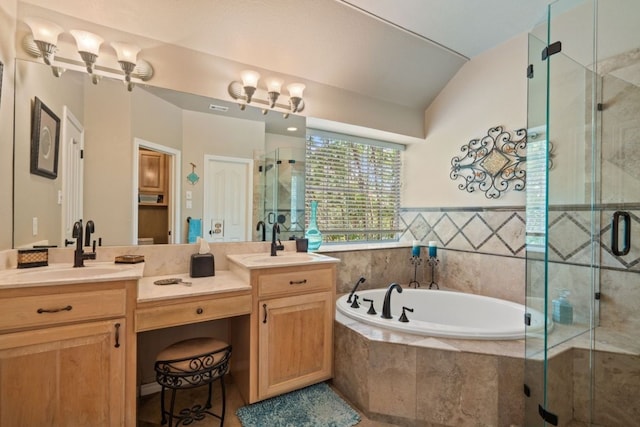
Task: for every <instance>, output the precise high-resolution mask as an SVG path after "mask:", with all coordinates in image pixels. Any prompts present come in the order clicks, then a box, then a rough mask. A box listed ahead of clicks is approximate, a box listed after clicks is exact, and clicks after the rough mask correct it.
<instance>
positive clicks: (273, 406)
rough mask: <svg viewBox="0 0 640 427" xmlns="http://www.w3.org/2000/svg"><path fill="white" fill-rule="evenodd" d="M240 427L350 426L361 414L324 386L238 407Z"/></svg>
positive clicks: (355, 422)
mask: <svg viewBox="0 0 640 427" xmlns="http://www.w3.org/2000/svg"><path fill="white" fill-rule="evenodd" d="M236 415H237V416H238V418H239V419H240V422H241V423H242V426H243V427H320V426H326V427H350V426H354V425H356V424H358V423H359V422H360V415H358V413H357V412H356V411H354V410H353V408H351V407H350V406H349V405H348V404H347V402H345V401H344V400H342V399H341V398H340V397H339V396H338V395H337V394H335V393H334V391H333V390H331V388H330V387H329V386H328V385H327V384H325V383H320V384H315V385H312V386H309V387H306V388H303V389H300V390H296V391H292V392H291V393H287V394H283V395H280V396H276V397H273V398H271V399H267V400H263V401H262V402H258V403H254V404H252V405H247V406H243V407H241V408H238V410H237V411H236Z"/></svg>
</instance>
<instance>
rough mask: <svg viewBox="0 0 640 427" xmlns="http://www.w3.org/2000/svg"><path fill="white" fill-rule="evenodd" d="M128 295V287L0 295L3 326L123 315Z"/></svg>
mask: <svg viewBox="0 0 640 427" xmlns="http://www.w3.org/2000/svg"><path fill="white" fill-rule="evenodd" d="M126 296H127V291H126V289H107V290H95V291H89V292H71V293H62V294H44V295H38V296H25V297H16V298H6V299H0V330H10V329H24V328H30V327H36V326H50V325H56V324H61V323H67V322H76V321H82V320H93V319H101V318H108V317H122V316H124V315H125V314H126V301H127V298H126Z"/></svg>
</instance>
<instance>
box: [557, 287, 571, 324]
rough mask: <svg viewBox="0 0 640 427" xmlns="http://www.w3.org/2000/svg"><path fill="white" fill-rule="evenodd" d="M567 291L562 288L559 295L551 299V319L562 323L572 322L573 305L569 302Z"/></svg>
mask: <svg viewBox="0 0 640 427" xmlns="http://www.w3.org/2000/svg"><path fill="white" fill-rule="evenodd" d="M569 293H570V292H569V291H568V290H566V289H562V290H561V291H560V296H559V297H558V298H557V299H554V300H553V302H552V303H553V321H554V322H556V323H561V324H563V325H570V324H572V323H573V306H572V305H571V303H570V302H569Z"/></svg>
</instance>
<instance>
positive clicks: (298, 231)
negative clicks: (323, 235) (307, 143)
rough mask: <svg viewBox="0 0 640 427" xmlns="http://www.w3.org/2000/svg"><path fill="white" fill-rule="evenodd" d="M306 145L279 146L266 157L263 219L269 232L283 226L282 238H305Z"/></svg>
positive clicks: (263, 180) (263, 185) (263, 173)
mask: <svg viewBox="0 0 640 427" xmlns="http://www.w3.org/2000/svg"><path fill="white" fill-rule="evenodd" d="M304 155H305V150H304V148H302V149H298V148H286V147H283V148H278V149H276V150H275V151H273V152H271V153H268V154H267V155H265V157H264V164H263V170H262V176H263V179H262V187H263V191H262V194H263V199H262V206H263V212H262V218H263V219H262V220H263V221H264V222H265V223H266V224H267V231H268V235H269V239H270V237H271V235H270V234H269V233H270V232H271V230H272V229H273V225H274V224H275V223H276V222H277V223H278V224H279V225H280V239H281V240H288V239H293V238H295V237H304V185H305V184H304V169H305V166H304Z"/></svg>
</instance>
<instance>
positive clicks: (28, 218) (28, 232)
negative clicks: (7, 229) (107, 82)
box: [14, 61, 84, 247]
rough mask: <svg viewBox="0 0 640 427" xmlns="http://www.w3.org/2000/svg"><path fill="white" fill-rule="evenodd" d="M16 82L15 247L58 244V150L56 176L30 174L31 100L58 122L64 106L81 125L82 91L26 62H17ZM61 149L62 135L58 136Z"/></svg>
mask: <svg viewBox="0 0 640 427" xmlns="http://www.w3.org/2000/svg"><path fill="white" fill-rule="evenodd" d="M17 62H18V64H17V74H16V82H17V84H18V85H19V86H20V87H22V88H23V90H21V91H20V96H19V97H18V99H16V103H15V180H16V183H15V188H16V191H15V195H14V203H15V206H16V212H17V214H16V217H15V221H14V230H15V236H14V240H15V245H16V247H20V246H27V245H31V244H33V243H36V242H40V243H41V244H54V245H57V244H60V241H61V230H62V219H61V212H62V205H60V204H58V199H57V196H58V191H60V190H61V189H62V151H63V150H62V148H61V147H60V148H59V157H58V177H57V178H55V179H50V178H46V177H43V176H40V175H34V174H32V173H31V172H30V159H31V125H32V121H33V120H32V115H33V113H32V110H33V105H34V102H35V98H36V97H38V98H39V99H40V100H41V101H42V103H43V104H44V105H46V106H47V107H48V108H49V109H51V111H52V112H53V113H54V114H55V115H56V116H57V117H58V118H59V119H60V128H62V124H63V120H64V119H63V107H64V106H67V107H68V108H69V110H70V111H71V113H72V114H73V115H74V116H76V118H77V119H78V120H80V122H81V123H82V122H83V114H84V111H83V90H82V88H80V90H78V89H79V88H78V85H79V82H78V81H77V79H74V78H71V76H70V75H68V74H66V75H65V74H63V75H62V76H61V77H60V78H56V77H54V76H53V74H52V73H51V70H50V69H49V68H48V67H42V66H39V65H38V64H34V63H32V62H27V61H17ZM60 139H61V141H60V145H61V146H62V144H63V142H62V134H61V135H60ZM33 218H37V221H38V230H37V234H34V233H32V231H33V230H32V220H33Z"/></svg>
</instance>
